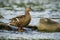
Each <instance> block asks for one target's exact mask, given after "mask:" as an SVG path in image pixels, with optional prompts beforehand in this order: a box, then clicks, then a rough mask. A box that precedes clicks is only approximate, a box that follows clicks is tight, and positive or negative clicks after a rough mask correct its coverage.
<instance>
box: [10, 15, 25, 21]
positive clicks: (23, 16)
mask: <svg viewBox="0 0 60 40" xmlns="http://www.w3.org/2000/svg"><path fill="white" fill-rule="evenodd" d="M23 17H25V15H22V16H17V17H14V18H12V19H16V18H23ZM12 19H10V20H12Z"/></svg>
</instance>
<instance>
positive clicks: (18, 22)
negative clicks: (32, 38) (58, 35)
mask: <svg viewBox="0 0 60 40" xmlns="http://www.w3.org/2000/svg"><path fill="white" fill-rule="evenodd" d="M31 10H32V9H31V8H30V7H28V8H26V9H25V15H22V16H17V17H15V18H12V19H11V22H10V24H11V25H13V26H18V31H19V32H21V31H23V28H22V27H24V26H27V25H28V24H29V23H30V21H31V16H30V13H29V12H30V11H31Z"/></svg>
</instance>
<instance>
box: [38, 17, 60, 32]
mask: <svg viewBox="0 0 60 40" xmlns="http://www.w3.org/2000/svg"><path fill="white" fill-rule="evenodd" d="M38 30H39V31H48V32H54V31H60V23H58V22H55V21H53V20H51V19H48V18H44V19H40V23H39V25H38Z"/></svg>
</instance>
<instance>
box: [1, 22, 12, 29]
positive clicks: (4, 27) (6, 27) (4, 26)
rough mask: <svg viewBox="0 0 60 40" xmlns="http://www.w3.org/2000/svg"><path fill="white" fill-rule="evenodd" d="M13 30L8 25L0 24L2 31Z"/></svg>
mask: <svg viewBox="0 0 60 40" xmlns="http://www.w3.org/2000/svg"><path fill="white" fill-rule="evenodd" d="M1 29H3V30H11V28H10V26H9V25H7V24H6V23H3V22H0V30H1Z"/></svg>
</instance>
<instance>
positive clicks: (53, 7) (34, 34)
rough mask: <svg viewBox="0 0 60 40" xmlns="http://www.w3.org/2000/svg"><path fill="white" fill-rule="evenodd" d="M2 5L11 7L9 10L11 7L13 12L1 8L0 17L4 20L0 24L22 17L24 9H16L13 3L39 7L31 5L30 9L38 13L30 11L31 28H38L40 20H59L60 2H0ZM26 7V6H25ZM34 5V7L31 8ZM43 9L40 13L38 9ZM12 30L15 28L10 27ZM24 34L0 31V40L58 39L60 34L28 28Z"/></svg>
mask: <svg viewBox="0 0 60 40" xmlns="http://www.w3.org/2000/svg"><path fill="white" fill-rule="evenodd" d="M2 1H3V3H4V5H7V6H8V5H9V4H10V5H11V7H10V8H12V7H13V10H6V8H7V9H9V7H1V8H0V13H1V14H0V15H2V16H3V17H4V18H1V19H0V22H4V23H7V24H9V22H10V20H9V19H11V18H13V17H16V16H19V15H24V14H25V13H24V11H25V10H24V8H23V7H21V8H20V7H18V6H17V5H14V4H13V3H14V2H15V3H18V4H19V3H22V2H23V3H28V2H32V3H35V4H36V3H37V4H39V5H37V6H36V5H34V4H31V5H32V8H33V9H34V10H39V11H31V12H30V15H31V18H32V19H31V22H30V24H29V25H32V26H38V24H39V21H40V19H41V18H60V0H8V1H6V0H0V2H2ZM26 5H27V4H26ZM33 5H34V6H33ZM41 8H43V9H44V11H40V9H41ZM51 20H53V21H56V22H58V23H60V19H51ZM11 27H12V28H13V29H14V28H16V27H15V26H11ZM25 29H26V31H25V32H18V31H8V30H0V38H1V39H2V38H3V39H20V40H24V39H28V40H32V39H37V40H38V39H56V40H58V39H60V32H38V31H37V30H34V31H32V30H31V29H29V28H25Z"/></svg>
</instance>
